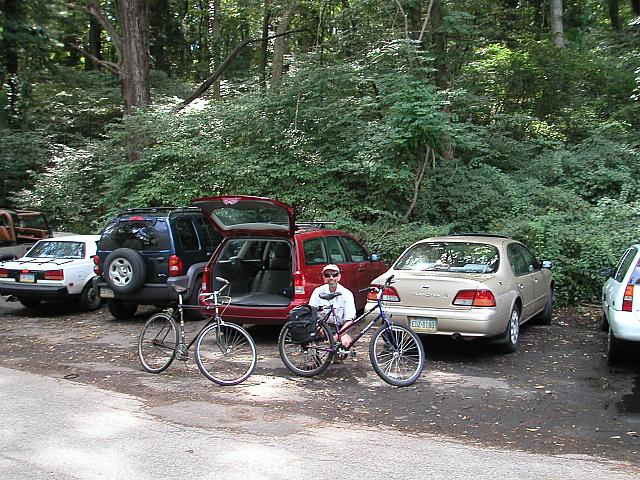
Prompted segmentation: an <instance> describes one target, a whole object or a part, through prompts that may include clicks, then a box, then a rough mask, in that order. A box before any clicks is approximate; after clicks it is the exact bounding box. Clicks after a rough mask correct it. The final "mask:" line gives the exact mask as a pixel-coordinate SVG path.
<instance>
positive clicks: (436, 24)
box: [431, 0, 449, 90]
mask: <svg viewBox="0 0 640 480" xmlns="http://www.w3.org/2000/svg"><path fill="white" fill-rule="evenodd" d="M443 16H444V13H443V10H442V0H434V2H433V6H432V8H431V25H432V27H433V45H434V48H435V54H436V55H435V57H436V58H435V67H436V86H437V87H438V88H439V89H440V90H447V89H448V88H449V73H448V71H447V36H446V35H445V33H444V32H443V31H442V30H441V29H442V19H443Z"/></svg>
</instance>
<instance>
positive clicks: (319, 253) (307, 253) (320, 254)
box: [302, 238, 329, 265]
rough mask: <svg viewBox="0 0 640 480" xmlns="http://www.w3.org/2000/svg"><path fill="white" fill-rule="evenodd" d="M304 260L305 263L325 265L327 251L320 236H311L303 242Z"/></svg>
mask: <svg viewBox="0 0 640 480" xmlns="http://www.w3.org/2000/svg"><path fill="white" fill-rule="evenodd" d="M302 248H303V250H304V261H305V263H306V264H307V265H325V264H327V263H329V262H328V261H327V251H326V249H325V246H324V242H323V241H322V238H312V239H309V240H305V241H304V242H303V245H302Z"/></svg>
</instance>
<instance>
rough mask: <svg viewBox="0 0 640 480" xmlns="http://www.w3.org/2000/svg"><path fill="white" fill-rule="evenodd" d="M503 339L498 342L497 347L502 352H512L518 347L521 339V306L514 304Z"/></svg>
mask: <svg viewBox="0 0 640 480" xmlns="http://www.w3.org/2000/svg"><path fill="white" fill-rule="evenodd" d="M501 338H502V340H501V341H500V342H499V343H497V344H496V348H497V350H498V351H499V352H500V353H512V352H515V350H516V348H518V340H520V308H519V307H518V306H517V305H514V306H513V309H512V310H511V315H510V316H509V322H508V323H507V328H506V329H505V331H504V333H503V334H502V335H501Z"/></svg>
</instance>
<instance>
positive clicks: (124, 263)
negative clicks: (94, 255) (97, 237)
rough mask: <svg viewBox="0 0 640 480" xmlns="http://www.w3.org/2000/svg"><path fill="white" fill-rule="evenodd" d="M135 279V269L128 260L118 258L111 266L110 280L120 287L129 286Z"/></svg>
mask: <svg viewBox="0 0 640 480" xmlns="http://www.w3.org/2000/svg"><path fill="white" fill-rule="evenodd" d="M132 277H133V267H132V266H131V264H130V263H129V261H128V260H127V259H126V258H116V259H115V260H114V261H113V262H111V265H110V266H109V278H111V281H113V284H114V285H116V286H118V287H124V286H125V285H127V284H128V283H129V282H130V281H131V278H132Z"/></svg>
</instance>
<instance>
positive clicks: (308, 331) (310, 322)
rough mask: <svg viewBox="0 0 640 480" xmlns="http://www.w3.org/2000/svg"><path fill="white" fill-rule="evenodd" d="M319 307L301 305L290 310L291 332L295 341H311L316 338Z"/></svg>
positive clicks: (292, 339)
mask: <svg viewBox="0 0 640 480" xmlns="http://www.w3.org/2000/svg"><path fill="white" fill-rule="evenodd" d="M317 322H318V309H317V308H316V307H312V306H311V305H300V306H299V307H296V308H293V309H292V310H291V311H290V312H289V322H288V323H287V325H289V334H290V337H291V341H292V342H293V343H309V342H312V341H313V340H314V339H315V338H316V334H317V328H316V327H317Z"/></svg>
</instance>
